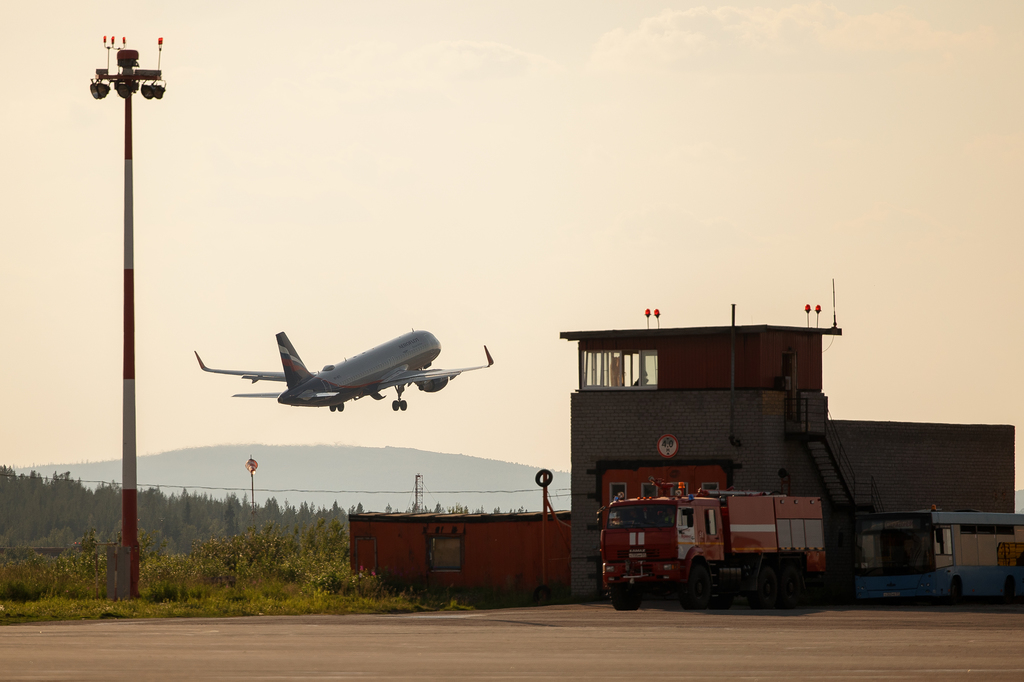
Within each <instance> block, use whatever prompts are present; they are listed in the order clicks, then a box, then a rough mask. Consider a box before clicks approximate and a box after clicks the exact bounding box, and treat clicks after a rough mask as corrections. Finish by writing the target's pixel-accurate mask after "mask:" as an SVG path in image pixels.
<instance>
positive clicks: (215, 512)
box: [0, 465, 361, 554]
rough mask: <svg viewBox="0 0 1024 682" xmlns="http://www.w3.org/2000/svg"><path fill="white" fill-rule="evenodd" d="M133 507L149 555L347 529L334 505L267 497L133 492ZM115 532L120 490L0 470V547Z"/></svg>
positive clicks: (70, 541) (107, 537)
mask: <svg viewBox="0 0 1024 682" xmlns="http://www.w3.org/2000/svg"><path fill="white" fill-rule="evenodd" d="M138 500H139V501H138V505H139V532H140V535H142V534H148V535H149V536H150V537H151V538H152V541H153V543H154V545H155V548H158V549H159V551H161V552H166V553H170V554H174V553H185V552H188V551H189V550H190V549H191V548H192V544H193V542H195V541H196V540H201V541H205V540H208V539H210V538H214V537H231V536H234V535H238V534H240V533H244V532H245V531H246V529H248V528H249V527H251V526H255V527H257V528H261V527H264V526H266V525H267V524H275V525H277V526H278V527H280V528H282V529H288V528H304V527H307V526H310V525H314V524H316V522H317V521H318V520H320V519H324V520H325V521H326V522H328V523H330V522H331V521H332V520H337V521H338V522H340V523H341V524H342V525H343V526H344V527H347V526H348V514H347V513H346V512H345V510H344V509H341V508H340V507H339V506H338V503H337V502H335V503H334V505H333V506H332V507H331V508H330V509H327V508H323V507H321V508H312V507H310V506H309V505H307V504H305V503H303V504H301V505H299V506H298V507H295V506H292V505H290V504H288V502H287V501H285V503H284V504H283V505H282V504H280V503H279V502H278V501H277V499H276V498H273V497H271V498H269V499H268V500H267V501H266V502H264V503H263V504H257V505H256V506H255V510H254V509H253V506H252V505H251V504H250V502H249V496H248V495H243V496H242V498H241V499H239V498H238V497H237V496H236V495H234V494H229V495H228V496H227V497H226V498H224V499H216V498H214V497H211V496H210V495H208V494H205V493H204V494H196V493H190V492H189V491H188V490H182V491H181V492H180V493H172V494H167V493H164V492H163V491H162V490H160V489H159V488H148V489H145V490H139V497H138ZM360 506H361V505H360ZM353 511H355V510H353ZM120 527H121V488H120V486H118V485H116V484H114V483H110V484H104V485H99V486H97V487H96V488H95V489H92V488H89V487H88V486H86V485H84V484H82V483H81V482H80V481H76V480H72V478H71V474H70V473H64V474H57V473H54V474H53V476H51V477H45V476H42V475H40V474H37V473H36V472H34V471H33V472H31V473H30V474H29V475H27V476H26V475H25V474H15V472H14V469H12V468H10V467H6V466H2V465H0V547H26V546H27V547H73V546H74V545H75V543H76V542H78V541H80V540H81V539H82V537H83V536H84V535H85V534H86V533H88V532H89V531H91V530H95V532H96V539H97V540H99V541H101V542H109V541H113V540H116V539H118V535H119V533H120Z"/></svg>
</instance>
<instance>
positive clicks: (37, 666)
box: [0, 601, 1024, 680]
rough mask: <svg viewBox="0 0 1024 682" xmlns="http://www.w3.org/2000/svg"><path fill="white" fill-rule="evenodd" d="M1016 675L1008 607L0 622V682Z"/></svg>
mask: <svg viewBox="0 0 1024 682" xmlns="http://www.w3.org/2000/svg"><path fill="white" fill-rule="evenodd" d="M118 678H121V679H128V680H236V679H237V680H241V679H245V680H342V679H344V680H348V679H361V680H394V679H403V680H434V679H437V680H440V679H445V680H451V679H472V680H521V679H559V680H570V679H581V680H582V679H587V680H594V679H645V680H646V679H658V680H661V679H673V680H675V679H690V680H705V679H742V680H868V679H870V680H878V679H900V680H963V679H969V678H970V679H984V680H1022V679H1024V606H1022V605H1009V606H1003V605H989V604H982V605H972V604H968V605H960V606H955V607H943V606H936V607H927V606H922V607H916V606H900V607H896V606H854V607H828V608H813V609H797V610H793V611H752V610H750V609H748V608H744V607H734V608H733V609H730V610H729V611H683V610H681V609H680V608H679V606H678V604H676V603H674V602H668V601H665V602H657V601H652V602H645V604H644V606H643V607H642V608H641V609H640V610H639V611H634V612H616V611H615V610H613V609H612V607H611V605H610V604H608V603H607V602H595V603H590V604H577V605H568V606H546V607H537V608H529V609H503V610H494V611H456V612H431V613H415V614H394V615H349V616H275V617H247V618H201V619H152V620H104V621H79V622H54V623H37V624H23V625H11V626H5V627H0V679H2V680H112V679H118Z"/></svg>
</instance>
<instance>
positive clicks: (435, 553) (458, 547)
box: [430, 536, 462, 571]
mask: <svg viewBox="0 0 1024 682" xmlns="http://www.w3.org/2000/svg"><path fill="white" fill-rule="evenodd" d="M430 570H431V571H461V570H462V538H461V537H455V538H452V537H438V536H435V537H432V538H430Z"/></svg>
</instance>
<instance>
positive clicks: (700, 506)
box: [601, 480, 825, 611]
mask: <svg viewBox="0 0 1024 682" xmlns="http://www.w3.org/2000/svg"><path fill="white" fill-rule="evenodd" d="M653 482H654V483H655V485H657V486H658V494H659V497H640V498H635V499H628V500H622V501H615V502H612V503H611V504H609V505H608V507H606V508H602V510H601V513H603V514H605V516H606V523H605V524H604V528H603V529H602V531H601V559H602V561H603V579H604V584H605V586H606V588H607V589H608V591H609V593H610V595H611V600H612V605H613V606H614V607H615V609H616V610H617V611H633V610H636V609H638V608H640V603H641V602H642V601H643V597H644V595H645V594H650V595H657V596H662V597H664V596H668V595H672V594H675V593H678V595H679V601H680V603H681V604H682V606H683V608H684V609H707V608H712V609H727V608H729V607H730V606H732V602H733V599H734V598H735V597H737V596H744V597H746V598H747V601H748V602H749V603H750V607H751V608H754V609H772V608H783V609H792V608H794V607H796V605H797V601H798V600H799V598H800V594H801V592H802V591H803V589H804V587H805V586H806V585H809V584H810V585H814V584H821V583H822V582H823V579H824V573H825V547H824V546H825V537H824V528H823V526H822V516H821V498H818V497H791V496H789V495H782V494H778V493H763V492H741V491H732V490H723V491H718V490H707V491H704V490H700V491H698V492H697V494H696V495H686V494H683V492H682V488H681V487H680V484H677V483H665V482H663V481H660V480H654V481H653Z"/></svg>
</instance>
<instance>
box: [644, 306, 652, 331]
mask: <svg viewBox="0 0 1024 682" xmlns="http://www.w3.org/2000/svg"><path fill="white" fill-rule="evenodd" d="M644 315H645V316H647V328H648V329H650V328H651V309H650V308H648V309H647V310H645V311H644Z"/></svg>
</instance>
